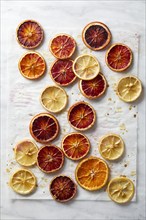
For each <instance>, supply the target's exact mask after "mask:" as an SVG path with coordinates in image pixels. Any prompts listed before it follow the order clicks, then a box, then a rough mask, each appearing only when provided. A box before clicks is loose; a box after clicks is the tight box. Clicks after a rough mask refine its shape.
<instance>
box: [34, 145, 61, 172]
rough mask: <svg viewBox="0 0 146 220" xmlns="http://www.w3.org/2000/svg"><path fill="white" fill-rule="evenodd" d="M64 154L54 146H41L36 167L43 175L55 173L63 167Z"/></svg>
mask: <svg viewBox="0 0 146 220" xmlns="http://www.w3.org/2000/svg"><path fill="white" fill-rule="evenodd" d="M63 163H64V154H63V152H62V150H61V149H60V148H59V147H56V146H54V145H48V146H43V147H41V148H40V149H39V152H38V156H37V165H38V167H39V168H40V170H41V171H43V172H45V173H52V172H55V171H57V170H59V169H61V167H62V166H63Z"/></svg>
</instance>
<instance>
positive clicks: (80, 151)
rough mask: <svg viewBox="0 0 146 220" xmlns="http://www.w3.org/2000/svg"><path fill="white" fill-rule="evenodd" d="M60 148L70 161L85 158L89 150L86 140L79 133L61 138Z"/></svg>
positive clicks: (88, 143)
mask: <svg viewBox="0 0 146 220" xmlns="http://www.w3.org/2000/svg"><path fill="white" fill-rule="evenodd" d="M62 148H63V152H64V154H65V156H67V157H68V158H69V159H71V160H79V159H81V158H83V157H85V156H86V155H87V154H88V152H89V150H90V142H89V140H88V138H87V137H86V136H85V135H83V134H81V133H75V132H74V133H70V134H68V135H66V136H65V137H64V138H63V141H62Z"/></svg>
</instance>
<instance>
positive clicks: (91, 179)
mask: <svg viewBox="0 0 146 220" xmlns="http://www.w3.org/2000/svg"><path fill="white" fill-rule="evenodd" d="M108 174H109V171H108V166H107V164H106V162H105V161H104V160H102V159H100V158H98V157H89V158H86V159H84V160H82V161H81V162H80V163H79V164H78V165H77V167H76V170H75V177H76V180H77V182H78V184H79V185H80V186H81V187H83V188H84V189H86V190H90V191H93V190H98V189H101V188H102V187H103V186H104V185H105V184H106V182H107V179H108Z"/></svg>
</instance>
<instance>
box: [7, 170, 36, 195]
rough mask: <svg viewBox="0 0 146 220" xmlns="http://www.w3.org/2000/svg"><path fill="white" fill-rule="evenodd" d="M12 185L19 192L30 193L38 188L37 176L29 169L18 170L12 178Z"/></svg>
mask: <svg viewBox="0 0 146 220" xmlns="http://www.w3.org/2000/svg"><path fill="white" fill-rule="evenodd" d="M10 186H11V187H12V189H13V190H14V191H15V192H17V193H19V194H22V195H27V194H30V193H31V192H32V191H33V190H34V189H35V188H36V177H35V176H34V174H33V173H32V172H30V171H29V170H26V169H20V170H17V171H16V172H15V173H14V174H13V175H12V177H11V179H10Z"/></svg>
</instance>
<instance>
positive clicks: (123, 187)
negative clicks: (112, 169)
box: [107, 177, 135, 204]
mask: <svg viewBox="0 0 146 220" xmlns="http://www.w3.org/2000/svg"><path fill="white" fill-rule="evenodd" d="M134 191H135V189H134V184H133V182H132V181H131V180H130V179H129V178H127V177H115V178H113V179H112V180H111V181H110V182H109V184H108V187H107V193H108V195H109V197H110V198H111V199H112V200H113V201H114V202H117V203H120V204H122V203H126V202H129V201H130V200H131V199H132V198H133V196H134Z"/></svg>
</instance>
